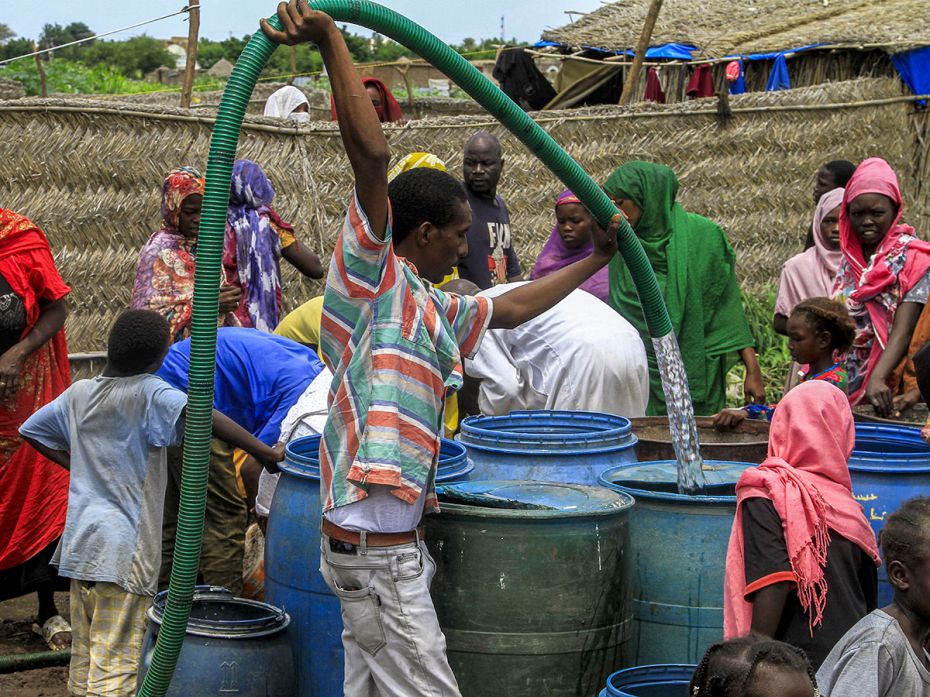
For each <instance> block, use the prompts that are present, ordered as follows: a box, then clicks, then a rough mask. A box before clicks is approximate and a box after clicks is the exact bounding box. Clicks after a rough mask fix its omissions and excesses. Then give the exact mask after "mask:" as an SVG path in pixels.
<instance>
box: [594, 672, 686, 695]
mask: <svg viewBox="0 0 930 697" xmlns="http://www.w3.org/2000/svg"><path fill="white" fill-rule="evenodd" d="M696 668H697V666H694V665H684V664H673V665H657V666H638V667H636V668H627V669H626V670H618V671H617V672H616V673H614V674H613V675H611V676H610V677H609V678H607V687H606V688H605V689H603V690H601V693H600V695H599V696H598V697H689V695H688V685H689V684H690V682H691V676H692V675H693V674H694V671H695V669H696Z"/></svg>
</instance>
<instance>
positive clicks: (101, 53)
mask: <svg viewBox="0 0 930 697" xmlns="http://www.w3.org/2000/svg"><path fill="white" fill-rule="evenodd" d="M75 48H77V47H75ZM79 60H80V61H81V62H82V63H84V65H86V66H88V67H95V66H101V65H106V66H110V67H111V68H113V69H114V70H118V71H119V72H121V73H122V74H123V75H125V76H126V77H131V78H136V79H141V78H143V77H145V74H146V73H149V72H151V71H153V70H155V69H156V68H159V67H161V66H163V65H164V66H166V67H168V68H173V67H174V66H175V57H174V56H173V55H172V54H171V53H170V52H169V51H168V49H167V48H165V45H164V44H163V43H162V42H161V41H159V40H158V39H153V38H152V37H150V36H146V35H144V34H143V35H142V36H134V37H132V38H131V39H128V40H127V41H95V42H94V43H93V44H91V45H89V46H87V47H86V48H85V49H84V50H83V51H81V53H80V54H79Z"/></svg>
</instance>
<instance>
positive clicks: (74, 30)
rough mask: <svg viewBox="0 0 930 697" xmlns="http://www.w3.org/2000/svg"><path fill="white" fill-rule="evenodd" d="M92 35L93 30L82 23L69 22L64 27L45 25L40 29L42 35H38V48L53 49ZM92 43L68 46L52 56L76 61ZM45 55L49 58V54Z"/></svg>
mask: <svg viewBox="0 0 930 697" xmlns="http://www.w3.org/2000/svg"><path fill="white" fill-rule="evenodd" d="M93 35H94V32H93V30H92V29H91V28H90V27H88V26H87V25H86V24H84V22H71V24H69V25H67V26H65V27H63V26H61V25H60V24H46V25H45V26H43V27H42V33H41V34H40V35H39V48H40V49H45V48H54V47H55V46H62V45H64V44H67V43H71V42H72V41H77V40H78V39H86V38H87V37H89V36H93ZM93 43H94V42H93V41H90V42H88V43H86V44H79V45H77V46H69V47H68V48H63V49H61V50H58V51H55V52H54V54H53V56H54V57H55V58H64V59H65V60H77V59H78V58H79V57H80V55H81V52H82V51H84V50H86V49H87V48H88V46H90V45H92V44H93ZM45 55H46V56H47V57H48V56H49V54H45ZM48 59H49V58H47V60H48Z"/></svg>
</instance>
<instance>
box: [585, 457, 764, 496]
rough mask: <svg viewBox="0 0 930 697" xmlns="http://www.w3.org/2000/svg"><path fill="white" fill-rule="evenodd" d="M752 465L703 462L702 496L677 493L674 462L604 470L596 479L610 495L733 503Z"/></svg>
mask: <svg viewBox="0 0 930 697" xmlns="http://www.w3.org/2000/svg"><path fill="white" fill-rule="evenodd" d="M754 466H755V465H754V464H752V463H749V462H724V461H723V460H705V461H704V476H705V478H706V479H707V486H706V487H705V489H704V492H705V493H703V494H697V495H693V496H692V495H688V494H679V493H678V463H676V462H675V461H674V460H657V461H655V462H637V463H635V464H632V465H620V466H618V467H611V468H610V469H608V470H605V471H604V472H603V473H602V474H601V476H600V477H599V478H598V479H599V481H600V483H601V485H602V486H605V487H607V488H608V489H612V490H613V491H622V492H626V493H628V494H632V495H633V496H634V497H636V498H637V499H653V500H660V501H675V502H678V503H695V504H709V503H721V504H728V505H734V504H735V503H736V482H738V481H739V478H740V476H741V475H742V474H743V471H744V470H745V469H747V468H748V467H754Z"/></svg>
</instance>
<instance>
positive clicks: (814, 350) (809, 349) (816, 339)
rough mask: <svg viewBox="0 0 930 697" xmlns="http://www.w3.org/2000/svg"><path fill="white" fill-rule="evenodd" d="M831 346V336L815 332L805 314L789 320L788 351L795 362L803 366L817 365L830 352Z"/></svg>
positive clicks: (796, 315) (793, 316) (792, 316)
mask: <svg viewBox="0 0 930 697" xmlns="http://www.w3.org/2000/svg"><path fill="white" fill-rule="evenodd" d="M829 346H830V335H829V334H828V333H827V332H820V333H819V334H818V333H817V332H815V331H814V330H813V328H812V327H811V326H810V325H809V324H808V323H807V318H806V317H805V316H804V315H803V314H800V313H795V314H792V315H791V316H790V317H789V318H788V351H790V352H791V359H792V360H793V361H795V362H796V363H800V364H801V365H804V364H806V363H815V362H817V361H818V360H821V359H822V358H823V357H824V354H825V353H827V352H829V350H830V349H829Z"/></svg>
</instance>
